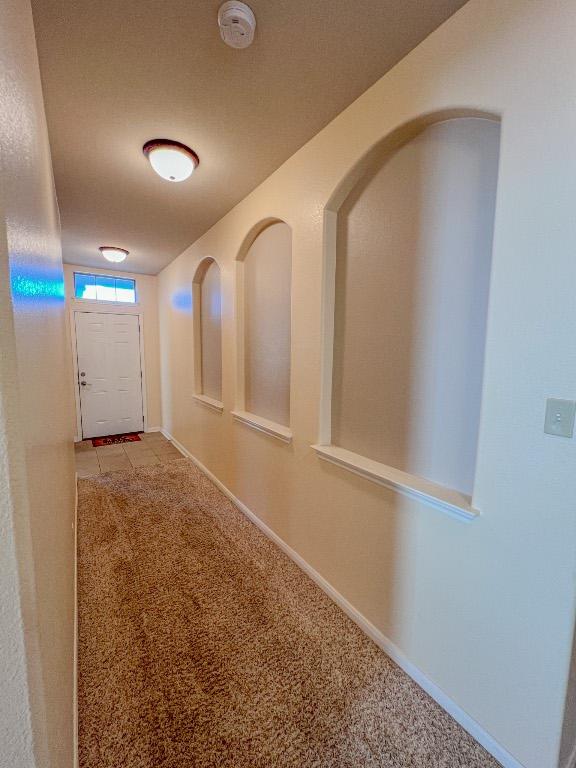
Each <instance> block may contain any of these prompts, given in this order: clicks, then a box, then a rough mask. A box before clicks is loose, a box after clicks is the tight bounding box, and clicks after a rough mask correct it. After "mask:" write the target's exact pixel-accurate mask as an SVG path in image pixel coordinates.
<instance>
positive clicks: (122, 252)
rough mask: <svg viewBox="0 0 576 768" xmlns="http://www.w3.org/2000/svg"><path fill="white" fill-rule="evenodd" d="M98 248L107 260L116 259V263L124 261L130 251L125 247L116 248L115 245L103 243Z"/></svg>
mask: <svg viewBox="0 0 576 768" xmlns="http://www.w3.org/2000/svg"><path fill="white" fill-rule="evenodd" d="M98 250H99V251H100V253H101V254H102V256H104V258H105V259H106V260H107V261H114V262H115V263H116V264H119V263H120V262H121V261H124V259H125V258H126V256H128V253H129V252H128V251H127V250H126V249H125V248H116V246H114V245H101V246H100V248H98Z"/></svg>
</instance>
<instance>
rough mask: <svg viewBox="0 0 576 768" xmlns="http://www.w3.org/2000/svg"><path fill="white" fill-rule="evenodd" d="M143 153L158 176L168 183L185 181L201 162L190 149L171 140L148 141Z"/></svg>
mask: <svg viewBox="0 0 576 768" xmlns="http://www.w3.org/2000/svg"><path fill="white" fill-rule="evenodd" d="M142 151H143V152H144V154H145V155H146V157H147V158H148V160H149V161H150V165H151V166H152V168H154V170H155V171H156V173H157V174H158V176H161V177H162V178H163V179H166V181H185V180H186V179H187V178H189V177H190V176H191V175H192V172H193V171H194V169H195V168H196V167H197V166H198V163H199V162H200V160H199V159H198V155H197V154H196V152H193V151H192V150H191V149H190V147H187V146H186V145H185V144H180V142H179V141H171V140H170V139H152V140H151V141H147V142H146V144H144V146H143V147H142Z"/></svg>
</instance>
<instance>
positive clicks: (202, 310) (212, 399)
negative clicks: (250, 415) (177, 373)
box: [192, 256, 224, 413]
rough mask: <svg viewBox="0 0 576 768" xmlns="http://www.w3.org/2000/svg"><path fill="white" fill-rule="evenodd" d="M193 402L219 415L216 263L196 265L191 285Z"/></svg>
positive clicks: (219, 332)
mask: <svg viewBox="0 0 576 768" xmlns="http://www.w3.org/2000/svg"><path fill="white" fill-rule="evenodd" d="M192 305H193V323H194V399H195V400H196V401H197V402H198V403H200V404H201V405H205V406H207V407H208V408H211V409H212V410H215V411H217V412H219V413H222V409H223V407H224V406H223V403H222V292H221V275H220V267H219V266H218V263H217V262H216V261H215V259H213V258H212V257H210V256H209V257H207V258H205V259H203V260H202V261H201V262H200V265H199V266H198V268H197V270H196V274H195V276H194V281H193V283H192Z"/></svg>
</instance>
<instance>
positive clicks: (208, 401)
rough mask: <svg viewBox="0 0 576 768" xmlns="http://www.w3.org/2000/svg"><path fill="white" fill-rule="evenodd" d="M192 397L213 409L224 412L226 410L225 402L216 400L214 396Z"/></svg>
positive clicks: (200, 403)
mask: <svg viewBox="0 0 576 768" xmlns="http://www.w3.org/2000/svg"><path fill="white" fill-rule="evenodd" d="M192 398H193V399H194V400H196V402H197V403H198V404H199V405H203V406H204V407H206V408H209V409H210V410H211V411H217V412H218V413H222V411H223V410H224V403H222V402H221V401H220V400H214V398H212V397H208V396H207V395H192Z"/></svg>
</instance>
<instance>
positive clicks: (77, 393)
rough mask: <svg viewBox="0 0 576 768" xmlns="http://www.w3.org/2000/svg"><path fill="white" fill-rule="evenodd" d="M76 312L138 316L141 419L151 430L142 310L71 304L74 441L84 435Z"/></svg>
mask: <svg viewBox="0 0 576 768" xmlns="http://www.w3.org/2000/svg"><path fill="white" fill-rule="evenodd" d="M133 306H134V304H129V305H128V307H129V308H131V307H133ZM76 312H83V313H84V314H86V313H91V314H97V315H119V316H120V317H123V316H124V315H134V316H135V317H137V318H138V343H139V349H140V382H141V387H142V420H143V429H144V432H150V431H152V430H149V429H148V398H147V391H146V358H145V355H144V313H143V312H142V311H138V310H136V311H134V312H131V311H130V309H129V310H128V311H126V312H114V311H113V310H108V311H106V309H104V308H100V307H94V306H93V307H91V308H90V309H83V308H82V307H74V306H72V307H71V308H70V341H71V344H72V372H73V375H74V402H75V404H76V435H75V437H74V442H76V443H79V442H80V441H81V440H83V439H84V435H83V432H82V418H81V413H82V408H81V404H80V384H79V376H78V339H77V336H76V317H75V314H76ZM156 429H160V427H157V428H156Z"/></svg>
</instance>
